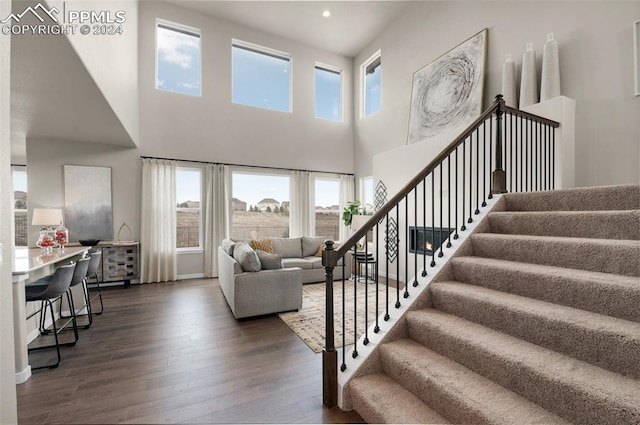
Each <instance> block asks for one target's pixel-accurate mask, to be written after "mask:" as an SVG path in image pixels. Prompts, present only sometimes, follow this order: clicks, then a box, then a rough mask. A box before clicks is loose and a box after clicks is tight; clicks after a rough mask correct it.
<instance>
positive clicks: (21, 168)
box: [11, 165, 29, 247]
mask: <svg viewBox="0 0 640 425" xmlns="http://www.w3.org/2000/svg"><path fill="white" fill-rule="evenodd" d="M16 173H23V174H24V175H25V178H26V179H27V180H26V181H27V188H26V189H25V193H26V194H27V206H26V208H24V209H16V207H15V206H16V200H15V197H14V193H15V191H16V189H15V187H14V181H15V174H16ZM28 178H29V176H28V175H27V166H26V165H12V166H11V198H12V199H13V203H12V204H11V217H12V221H13V223H12V226H11V231H12V235H11V241H12V244H13V246H20V247H23V246H29V222H28V213H29V186H28V184H29V183H28V182H29V180H28ZM18 213H19V214H21V215H24V216H25V217H27V235H26V245H16V243H15V241H16V214H18Z"/></svg>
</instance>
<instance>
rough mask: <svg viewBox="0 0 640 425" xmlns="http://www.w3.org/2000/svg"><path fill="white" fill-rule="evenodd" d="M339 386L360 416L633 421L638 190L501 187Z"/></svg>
mask: <svg viewBox="0 0 640 425" xmlns="http://www.w3.org/2000/svg"><path fill="white" fill-rule="evenodd" d="M467 244H468V246H466V247H463V248H464V249H461V251H462V254H461V255H460V256H458V257H455V258H453V259H451V261H450V262H449V264H448V266H447V267H446V272H445V270H443V272H442V273H440V274H439V275H438V276H436V278H435V279H434V282H432V283H431V284H430V286H429V288H428V291H426V292H425V294H424V296H425V297H426V299H425V301H424V302H422V305H423V306H426V308H424V307H423V308H421V309H415V310H412V311H409V312H407V314H406V316H405V319H404V324H403V325H402V326H404V329H403V330H402V331H401V332H398V331H396V332H394V334H396V335H403V336H404V337H401V338H399V339H395V340H393V341H383V343H382V344H381V345H380V346H379V347H378V349H377V353H376V356H375V357H374V360H373V361H374V362H377V364H376V366H375V367H369V369H368V370H369V372H373V373H368V374H365V375H362V374H361V375H358V374H356V375H355V376H356V377H355V378H354V379H353V380H352V381H351V382H350V383H349V384H348V385H347V390H346V393H347V394H348V397H350V402H351V403H352V406H353V408H354V409H355V410H356V411H357V412H358V413H359V414H360V415H361V416H362V417H363V418H364V419H365V420H366V421H367V422H369V423H390V422H393V423H425V424H429V423H434V424H435V423H437V424H439V423H465V424H532V423H535V424H556V423H557V424H564V423H575V424H589V425H595V424H615V425H622V424H636V425H637V424H640V186H616V187H600V188H583V189H573V190H568V191H555V192H539V193H528V194H507V195H504V196H503V197H502V199H500V201H499V202H498V203H497V205H496V207H495V208H494V210H493V212H491V213H489V215H488V216H487V218H486V219H485V221H484V222H483V223H481V224H480V225H479V227H478V231H477V232H476V233H475V234H473V235H471V237H470V239H469V240H468V241H467Z"/></svg>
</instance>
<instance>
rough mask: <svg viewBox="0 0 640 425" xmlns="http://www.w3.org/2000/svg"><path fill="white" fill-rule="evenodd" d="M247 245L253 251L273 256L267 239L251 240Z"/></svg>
mask: <svg viewBox="0 0 640 425" xmlns="http://www.w3.org/2000/svg"><path fill="white" fill-rule="evenodd" d="M249 245H250V246H251V248H253V249H255V250H256V251H257V250H260V251H264V252H268V253H269V254H273V243H272V242H271V239H269V238H264V239H252V240H250V241H249Z"/></svg>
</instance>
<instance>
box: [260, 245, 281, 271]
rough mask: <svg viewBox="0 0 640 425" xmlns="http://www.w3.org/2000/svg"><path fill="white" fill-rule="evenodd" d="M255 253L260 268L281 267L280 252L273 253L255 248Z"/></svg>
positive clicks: (271, 268) (275, 268)
mask: <svg viewBox="0 0 640 425" xmlns="http://www.w3.org/2000/svg"><path fill="white" fill-rule="evenodd" d="M256 254H257V255H258V258H259V259H260V265H261V266H262V270H277V269H281V268H283V267H282V257H281V256H280V254H273V253H270V252H265V251H261V250H259V249H256Z"/></svg>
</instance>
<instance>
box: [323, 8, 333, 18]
mask: <svg viewBox="0 0 640 425" xmlns="http://www.w3.org/2000/svg"><path fill="white" fill-rule="evenodd" d="M322 16H324V17H325V18H328V17H329V16H331V12H330V11H328V10H325V11H324V12H322Z"/></svg>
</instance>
